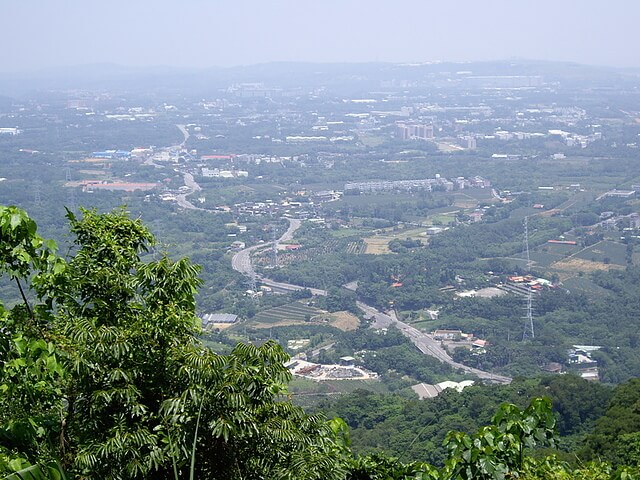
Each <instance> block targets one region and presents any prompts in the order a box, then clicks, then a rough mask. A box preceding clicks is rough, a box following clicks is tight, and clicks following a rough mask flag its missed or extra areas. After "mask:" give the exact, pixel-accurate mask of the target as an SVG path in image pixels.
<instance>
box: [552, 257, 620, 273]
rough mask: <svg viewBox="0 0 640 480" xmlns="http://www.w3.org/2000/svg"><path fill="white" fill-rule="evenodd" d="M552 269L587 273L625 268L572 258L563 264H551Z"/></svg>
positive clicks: (562, 262) (563, 261)
mask: <svg viewBox="0 0 640 480" xmlns="http://www.w3.org/2000/svg"><path fill="white" fill-rule="evenodd" d="M551 267H553V268H555V269H557V270H564V271H569V272H585V273H590V272H595V271H597V270H621V269H623V268H624V267H623V266H622V265H615V264H611V263H610V264H606V263H602V262H592V261H591V260H585V259H583V258H571V259H568V260H562V261H561V262H555V263H553V264H551Z"/></svg>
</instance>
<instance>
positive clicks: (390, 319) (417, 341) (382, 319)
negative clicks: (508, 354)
mask: <svg viewBox="0 0 640 480" xmlns="http://www.w3.org/2000/svg"><path fill="white" fill-rule="evenodd" d="M357 305H358V308H359V309H360V310H362V311H363V312H364V313H365V315H367V316H369V317H373V323H372V325H371V326H372V327H374V328H384V327H389V326H391V325H393V326H395V327H396V328H397V329H398V330H400V331H401V332H402V334H403V335H404V336H405V337H407V338H408V339H409V340H411V342H412V343H413V344H414V345H415V346H416V347H417V348H418V350H420V351H421V352H422V353H424V354H425V355H429V356H431V357H434V358H436V359H438V360H440V361H441V362H443V363H448V364H449V365H451V366H452V367H453V368H456V369H462V370H464V371H465V372H467V373H471V374H473V375H475V376H477V377H478V378H481V379H483V380H487V381H489V382H495V383H511V378H509V377H505V376H503V375H496V374H494V373H489V372H485V371H483V370H478V369H477V368H472V367H468V366H466V365H463V364H461V363H458V362H456V361H454V360H453V358H451V356H450V355H449V354H448V353H447V351H446V350H445V349H444V348H442V347H441V346H440V342H438V341H437V340H435V339H434V338H433V337H431V336H430V335H427V334H426V333H424V332H422V331H421V330H418V329H417V328H415V327H412V326H411V325H408V324H406V323H404V322H401V321H400V320H398V318H397V317H396V315H395V312H391V314H390V315H387V314H386V313H382V312H381V311H379V310H377V309H375V308H373V307H372V306H370V305H367V304H366V303H363V302H357Z"/></svg>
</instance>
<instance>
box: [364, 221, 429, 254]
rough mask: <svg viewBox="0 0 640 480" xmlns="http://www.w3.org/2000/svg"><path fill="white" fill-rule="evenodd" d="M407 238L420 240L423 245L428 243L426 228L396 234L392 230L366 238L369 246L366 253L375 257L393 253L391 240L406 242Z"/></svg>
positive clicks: (399, 231)
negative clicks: (390, 248)
mask: <svg viewBox="0 0 640 480" xmlns="http://www.w3.org/2000/svg"><path fill="white" fill-rule="evenodd" d="M407 238H414V239H417V240H420V241H421V242H422V243H423V244H425V243H427V238H426V235H425V228H424V227H421V228H411V229H408V230H398V231H395V232H394V231H392V230H390V231H387V232H385V233H383V234H380V235H373V236H371V237H367V238H364V239H363V240H364V242H365V243H366V244H367V249H366V252H365V253H371V254H373V255H381V254H385V253H391V251H390V250H389V242H390V241H391V240H395V239H400V240H405V239H407Z"/></svg>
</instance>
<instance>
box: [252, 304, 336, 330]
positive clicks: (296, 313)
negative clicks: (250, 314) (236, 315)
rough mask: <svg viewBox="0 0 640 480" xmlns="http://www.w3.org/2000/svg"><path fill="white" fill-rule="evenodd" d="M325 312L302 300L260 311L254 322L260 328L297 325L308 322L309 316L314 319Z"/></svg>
mask: <svg viewBox="0 0 640 480" xmlns="http://www.w3.org/2000/svg"><path fill="white" fill-rule="evenodd" d="M325 313H326V312H325V311H324V310H320V309H319V308H315V307H311V306H308V305H305V304H304V303H302V302H293V303H289V304H287V305H281V306H279V307H274V308H270V309H268V310H264V311H263V312H259V313H258V314H257V315H256V316H255V317H254V318H253V322H255V323H256V324H257V325H256V327H258V328H269V327H276V326H285V325H296V324H299V323H306V322H307V318H309V319H313V318H314V317H317V316H318V315H324V314H325Z"/></svg>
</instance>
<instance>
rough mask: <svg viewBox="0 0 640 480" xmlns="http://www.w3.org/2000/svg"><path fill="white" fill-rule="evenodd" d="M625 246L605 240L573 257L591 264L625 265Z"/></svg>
mask: <svg viewBox="0 0 640 480" xmlns="http://www.w3.org/2000/svg"><path fill="white" fill-rule="evenodd" d="M626 251H627V247H626V245H623V244H621V243H617V242H611V241H608V240H605V241H603V242H598V243H596V244H595V245H591V246H590V247H589V248H585V249H584V250H583V251H581V252H580V253H577V254H576V255H575V257H577V258H582V259H584V260H591V261H592V262H603V263H613V264H616V265H626V263H627V259H626Z"/></svg>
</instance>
